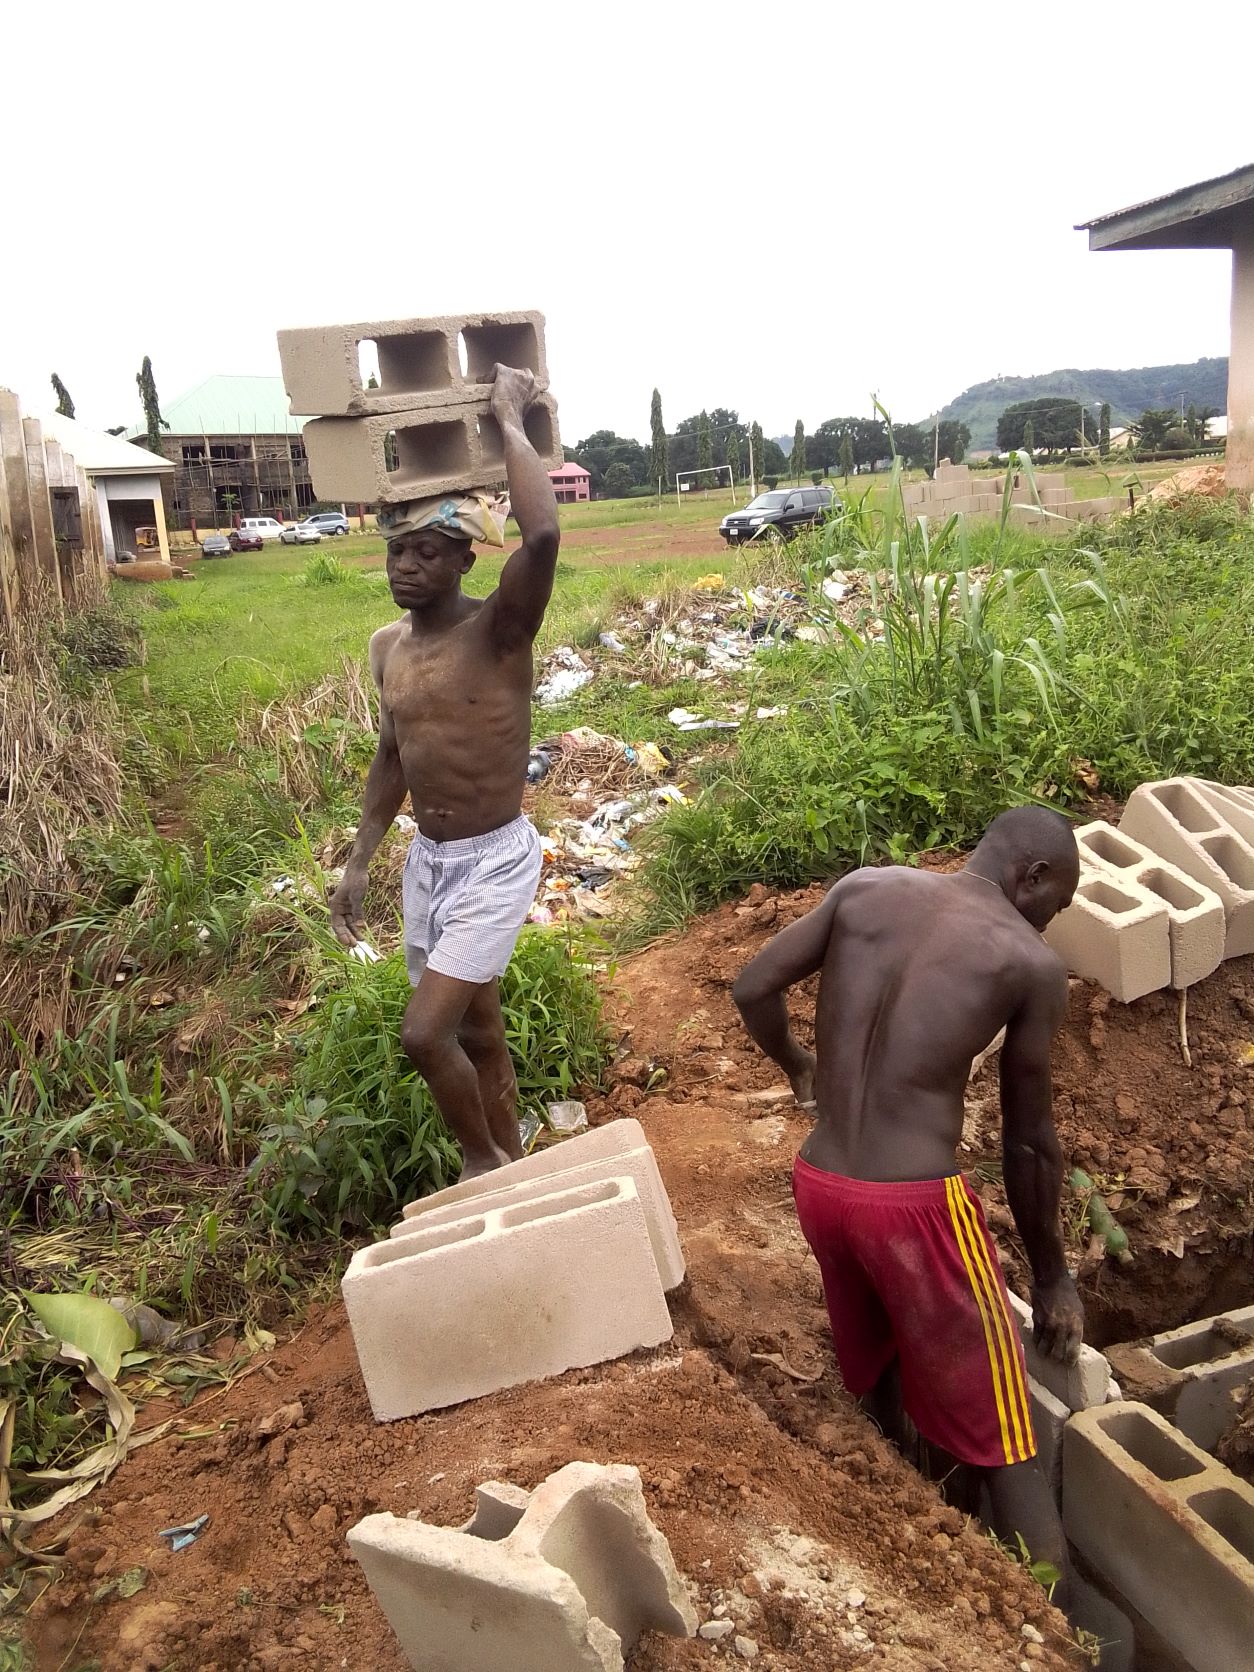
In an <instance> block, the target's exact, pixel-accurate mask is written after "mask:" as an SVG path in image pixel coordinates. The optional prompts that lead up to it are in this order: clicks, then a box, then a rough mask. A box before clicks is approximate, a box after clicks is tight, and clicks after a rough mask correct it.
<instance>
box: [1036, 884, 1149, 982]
mask: <svg viewBox="0 0 1254 1672" xmlns="http://www.w3.org/2000/svg"><path fill="white" fill-rule="evenodd" d="M1045 939H1046V940H1047V941H1048V942H1049V944H1050V945H1051V946H1052V947H1053V949H1054V951H1055V952H1057V954H1058V955H1059V957H1060V958H1062V960H1063V961H1064V962H1065V964H1066V966H1067V968H1068V969H1069V970H1070V971H1071V973H1072V974H1073V975H1082V976H1084V977H1085V978H1086V980H1089V981H1096V982H1097V983H1098V984H1099V985H1100V986H1102V987H1104V988H1105V989H1106V991H1107V992H1108V993H1110V994H1112V995H1113V996H1114V997H1115V998H1117V999H1119V1000H1121V1001H1122V1002H1123V1003H1124V1004H1129V1003H1131V1001H1132V1000H1133V999H1139V998H1140V997H1141V996H1142V995H1143V994H1145V993H1155V992H1157V991H1158V989H1159V988H1160V987H1167V986H1170V984H1171V932H1170V919H1169V917H1168V914H1167V905H1166V902H1165V901H1164V900H1162V899H1160V898H1159V897H1158V896H1157V895H1156V894H1151V893H1150V891H1149V890H1148V889H1147V888H1142V887H1141V885H1140V884H1139V883H1137V882H1135V881H1127V880H1125V879H1124V878H1122V877H1121V878H1120V879H1119V880H1118V881H1117V882H1116V880H1115V879H1114V877H1113V876H1111V875H1110V874H1109V873H1108V872H1104V871H1103V872H1098V871H1096V870H1094V869H1093V868H1090V869H1089V870H1088V871H1087V872H1082V874H1081V877H1080V883H1079V887H1078V888H1077V889H1076V891H1075V897H1074V898H1073V900H1072V902H1071V904H1070V905H1069V906H1068V907H1067V909H1066V911H1063V912H1059V914H1058V916H1057V917H1056V918H1055V919H1054V921H1053V922H1052V923H1051V924H1050V925H1049V928H1048V929H1046V931H1045Z"/></svg>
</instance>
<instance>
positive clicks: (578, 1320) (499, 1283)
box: [341, 1177, 672, 1422]
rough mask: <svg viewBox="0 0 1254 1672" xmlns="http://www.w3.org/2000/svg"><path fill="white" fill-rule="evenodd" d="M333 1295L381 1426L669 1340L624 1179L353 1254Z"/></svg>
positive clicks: (493, 1210) (472, 1210) (640, 1216)
mask: <svg viewBox="0 0 1254 1672" xmlns="http://www.w3.org/2000/svg"><path fill="white" fill-rule="evenodd" d="M341 1289H342V1292H343V1296H344V1304H345V1308H346V1310H347V1312H348V1319H349V1325H350V1327H351V1329H352V1332H353V1343H354V1345H355V1347H356V1349H357V1359H358V1363H359V1364H360V1366H361V1372H362V1376H363V1379H364V1380H365V1384H366V1391H367V1394H368V1395H369V1398H370V1405H371V1409H372V1410H373V1412H374V1414H375V1417H376V1419H377V1420H378V1421H380V1422H388V1421H391V1420H393V1419H394V1418H397V1417H407V1416H416V1415H418V1413H419V1412H421V1411H429V1410H433V1409H436V1408H439V1407H442V1406H446V1405H454V1404H457V1403H459V1402H460V1401H461V1400H464V1399H474V1398H478V1397H479V1396H480V1395H482V1394H485V1393H493V1392H495V1391H496V1390H497V1389H499V1388H506V1387H513V1386H515V1385H517V1384H518V1383H520V1382H528V1381H534V1380H536V1379H538V1378H540V1377H545V1376H556V1375H559V1374H560V1373H561V1372H562V1371H563V1370H570V1369H574V1368H576V1367H579V1366H582V1365H588V1364H598V1363H601V1362H602V1361H603V1360H605V1359H611V1358H618V1357H620V1356H621V1355H622V1354H624V1353H630V1352H632V1351H634V1350H635V1349H636V1348H638V1347H655V1346H657V1345H658V1344H659V1343H660V1342H663V1341H666V1340H669V1338H670V1336H671V1334H672V1325H671V1319H670V1314H669V1312H668V1311H667V1306H666V1297H665V1294H664V1292H663V1289H662V1280H661V1277H660V1275H659V1272H658V1266H657V1261H656V1259H655V1258H654V1254H653V1248H652V1245H651V1242H650V1239H649V1227H648V1223H647V1221H646V1218H645V1212H644V1206H643V1204H642V1202H641V1200H640V1196H639V1193H638V1191H637V1189H636V1185H635V1181H634V1179H632V1178H631V1177H622V1178H613V1179H605V1180H602V1181H601V1182H599V1183H594V1184H585V1185H580V1186H577V1187H575V1188H573V1189H563V1188H561V1186H560V1184H559V1185H556V1186H555V1189H554V1191H553V1192H552V1193H551V1194H549V1195H545V1196H539V1197H537V1198H535V1199H533V1200H531V1201H527V1202H520V1203H514V1204H510V1205H505V1206H497V1207H490V1208H487V1207H485V1208H484V1210H483V1211H479V1209H478V1206H477V1204H475V1203H473V1202H472V1203H468V1204H467V1206H466V1212H465V1215H464V1216H463V1217H461V1218H450V1219H447V1220H445V1221H443V1222H441V1223H439V1224H434V1225H431V1226H424V1225H421V1224H420V1225H419V1226H418V1227H416V1228H415V1229H414V1230H412V1231H410V1232H407V1233H406V1234H405V1235H404V1236H402V1237H397V1238H395V1239H393V1240H389V1241H387V1242H383V1243H376V1244H375V1245H374V1246H373V1247H370V1248H364V1249H360V1250H359V1251H358V1252H357V1253H356V1254H355V1255H354V1256H353V1259H352V1261H351V1262H350V1264H349V1268H348V1271H347V1272H346V1273H345V1276H344V1280H343V1283H342V1285H341Z"/></svg>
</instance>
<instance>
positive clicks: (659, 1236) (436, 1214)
mask: <svg viewBox="0 0 1254 1672" xmlns="http://www.w3.org/2000/svg"><path fill="white" fill-rule="evenodd" d="M614 1124H620V1125H626V1124H627V1123H626V1122H618V1123H614ZM631 1125H632V1126H637V1125H638V1123H637V1122H635V1121H632V1122H631ZM587 1136H588V1137H592V1136H594V1134H593V1133H588V1134H587ZM582 1141H583V1140H582V1139H579V1138H577V1139H575V1140H573V1142H571V1143H566V1144H556V1145H554V1146H552V1148H551V1149H550V1150H547V1151H545V1152H544V1153H545V1154H546V1155H552V1156H553V1157H554V1159H555V1160H557V1159H559V1158H562V1157H563V1156H564V1153H565V1152H573V1161H572V1164H569V1165H566V1166H564V1167H559V1168H557V1169H555V1170H554V1171H549V1172H544V1173H539V1174H535V1175H533V1176H532V1177H530V1178H523V1179H517V1178H516V1179H515V1180H514V1181H513V1182H512V1183H506V1184H503V1185H498V1186H497V1188H496V1189H492V1188H491V1181H492V1180H494V1179H498V1178H500V1177H501V1175H502V1174H504V1173H507V1172H513V1170H514V1168H515V1167H519V1166H523V1165H525V1163H526V1161H527V1160H530V1159H531V1158H530V1157H524V1160H523V1161H522V1162H513V1163H511V1164H510V1166H509V1167H502V1168H499V1169H498V1170H497V1171H496V1172H495V1173H484V1174H481V1175H480V1176H479V1178H477V1179H472V1180H471V1181H470V1182H471V1183H472V1184H487V1185H488V1186H489V1188H488V1189H486V1190H483V1191H480V1192H478V1193H477V1194H476V1195H475V1196H474V1198H473V1202H474V1211H475V1212H476V1213H485V1212H486V1211H487V1210H488V1209H489V1208H499V1207H510V1206H513V1205H515V1204H517V1203H521V1202H530V1201H534V1200H535V1199H536V1198H537V1197H539V1196H546V1195H549V1194H551V1193H552V1192H553V1191H554V1190H557V1189H562V1190H570V1189H574V1187H575V1186H576V1185H588V1184H599V1183H602V1182H603V1181H604V1180H606V1179H613V1178H631V1179H633V1180H634V1181H635V1186H636V1190H637V1192H638V1194H639V1196H640V1200H641V1202H642V1204H643V1206H644V1216H645V1222H646V1224H647V1226H648V1231H649V1243H650V1246H651V1247H652V1249H653V1258H654V1259H655V1260H656V1261H657V1268H658V1272H659V1275H660V1276H661V1279H662V1287H663V1289H666V1290H668V1291H669V1290H671V1289H675V1288H678V1286H679V1285H680V1284H681V1283H682V1282H683V1280H684V1253H683V1249H682V1248H681V1247H680V1243H679V1229H678V1227H677V1226H676V1224H675V1215H674V1214H673V1213H672V1211H671V1204H670V1199H669V1197H668V1196H667V1194H666V1187H665V1185H664V1184H663V1183H662V1176H661V1174H660V1173H659V1172H658V1169H657V1161H656V1159H655V1158H654V1155H653V1151H652V1150H651V1149H650V1148H649V1146H648V1144H647V1143H645V1142H644V1141H643V1135H642V1140H641V1143H640V1144H639V1145H638V1146H637V1147H636V1148H635V1149H630V1150H615V1151H614V1152H613V1153H610V1154H606V1155H601V1156H599V1157H594V1158H593V1159H590V1160H583V1161H581V1160H579V1159H578V1157H579V1155H580V1154H581V1153H582V1152H581V1151H580V1149H579V1145H580V1143H581V1142H582ZM448 1195H449V1192H448V1191H444V1190H441V1191H439V1192H438V1193H437V1194H436V1195H434V1196H427V1197H425V1198H423V1199H421V1200H419V1201H417V1202H414V1203H411V1204H410V1207H412V1208H413V1209H414V1210H416V1211H414V1212H411V1211H410V1208H406V1210H405V1214H406V1217H405V1218H403V1219H402V1220H401V1222H400V1223H399V1225H394V1226H393V1227H392V1231H391V1235H392V1237H393V1238H394V1239H396V1240H401V1239H403V1238H405V1237H407V1236H408V1235H409V1234H410V1233H411V1232H413V1231H416V1230H421V1229H424V1228H428V1227H430V1226H432V1225H443V1224H448V1223H450V1222H451V1221H453V1220H457V1219H462V1218H465V1216H466V1213H467V1211H468V1209H467V1207H466V1204H465V1201H464V1200H458V1201H451V1202H450V1201H446V1200H445V1198H446V1197H447V1196H448Z"/></svg>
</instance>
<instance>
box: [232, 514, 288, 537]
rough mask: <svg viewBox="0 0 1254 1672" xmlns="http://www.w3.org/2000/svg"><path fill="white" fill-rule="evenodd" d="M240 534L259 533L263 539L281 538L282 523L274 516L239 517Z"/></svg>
mask: <svg viewBox="0 0 1254 1672" xmlns="http://www.w3.org/2000/svg"><path fill="white" fill-rule="evenodd" d="M239 527H240V533H241V534H259V535H260V536H261V538H262V539H263V540H281V539H282V538H283V524H282V523H281V522H277V521H276V520H275V518H274V517H241V518H240V525H239Z"/></svg>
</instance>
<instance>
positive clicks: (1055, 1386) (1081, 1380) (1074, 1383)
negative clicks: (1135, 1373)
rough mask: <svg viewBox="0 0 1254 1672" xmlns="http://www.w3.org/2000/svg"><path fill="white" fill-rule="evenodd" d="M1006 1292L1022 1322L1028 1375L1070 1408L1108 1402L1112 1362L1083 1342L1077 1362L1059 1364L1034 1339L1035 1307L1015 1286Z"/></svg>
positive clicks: (1078, 1408) (1075, 1408)
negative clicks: (1029, 1303) (1047, 1356)
mask: <svg viewBox="0 0 1254 1672" xmlns="http://www.w3.org/2000/svg"><path fill="white" fill-rule="evenodd" d="M1007 1293H1008V1294H1009V1296H1010V1310H1011V1312H1012V1313H1013V1314H1014V1320H1015V1323H1016V1324H1018V1326H1019V1336H1020V1339H1021V1340H1022V1342H1023V1354H1024V1358H1025V1359H1026V1361H1027V1367H1028V1375H1029V1377H1030V1378H1031V1379H1032V1380H1033V1381H1036V1382H1039V1383H1040V1384H1041V1386H1042V1387H1044V1388H1045V1389H1046V1390H1047V1391H1048V1392H1049V1393H1052V1394H1053V1396H1054V1398H1055V1399H1057V1400H1058V1401H1060V1403H1061V1404H1063V1405H1065V1406H1066V1408H1067V1409H1068V1410H1069V1411H1083V1410H1087V1408H1088V1407H1089V1406H1090V1405H1102V1404H1105V1402H1106V1394H1107V1390H1108V1388H1109V1386H1110V1365H1109V1364H1108V1363H1107V1362H1106V1359H1105V1358H1104V1357H1103V1355H1102V1354H1101V1353H1099V1352H1098V1351H1097V1349H1096V1347H1090V1346H1088V1345H1087V1344H1086V1343H1085V1344H1081V1347H1080V1356H1079V1358H1078V1359H1077V1361H1076V1362H1075V1364H1060V1363H1059V1362H1058V1360H1057V1359H1052V1358H1046V1357H1045V1355H1044V1353H1042V1352H1041V1351H1040V1350H1039V1349H1038V1347H1037V1345H1036V1342H1035V1341H1034V1340H1033V1339H1032V1308H1031V1307H1030V1306H1029V1305H1028V1303H1027V1301H1025V1300H1024V1299H1023V1297H1022V1296H1021V1295H1017V1294H1015V1292H1014V1290H1013V1289H1010V1290H1008V1291H1007Z"/></svg>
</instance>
